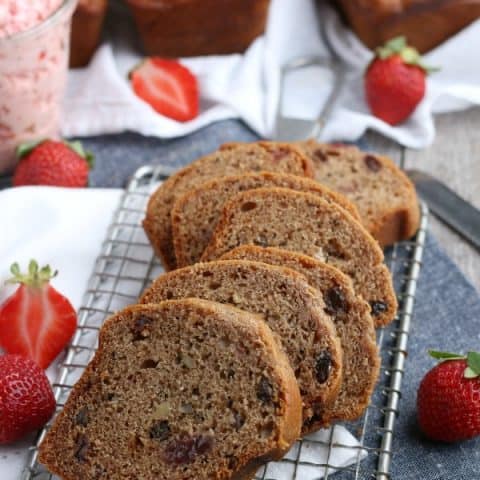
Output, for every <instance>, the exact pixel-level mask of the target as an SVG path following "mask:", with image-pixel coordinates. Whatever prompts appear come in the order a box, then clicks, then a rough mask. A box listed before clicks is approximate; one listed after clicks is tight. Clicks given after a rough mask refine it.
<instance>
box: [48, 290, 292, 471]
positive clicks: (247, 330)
mask: <svg viewBox="0 0 480 480" xmlns="http://www.w3.org/2000/svg"><path fill="white" fill-rule="evenodd" d="M300 424H301V399H300V394H299V390H298V385H297V383H296V381H295V377H294V374H293V372H292V370H291V368H290V366H289V364H288V361H287V359H286V357H285V355H284V354H283V352H282V351H281V349H280V348H279V347H278V345H277V343H276V341H275V340H274V337H273V334H272V332H271V331H270V329H269V328H268V327H267V326H266V325H265V323H264V322H263V321H262V320H261V319H260V318H257V317H256V316H254V315H251V314H248V313H246V312H242V311H241V310H238V309H236V308H233V307H230V306H226V305H220V304H216V303H213V302H206V301H203V300H198V299H188V300H180V301H168V302H162V303H161V304H157V305H137V306H133V307H129V308H127V309H125V310H123V311H121V312H119V313H117V314H116V315H115V316H113V317H112V318H110V319H109V320H107V322H106V323H105V325H104V327H103V328H102V330H101V332H100V343H99V349H98V351H97V353H96V354H95V357H94V359H93V361H92V362H91V363H90V365H89V366H88V367H87V369H86V371H85V372H84V374H83V375H82V377H81V379H80V381H79V382H78V383H77V384H76V385H75V387H74V388H73V391H72V392H71V394H70V396H69V398H68V401H67V403H66V405H65V407H64V409H63V411H62V412H61V413H60V414H59V416H58V417H57V418H56V420H55V422H54V424H53V426H52V428H51V429H50V431H49V432H48V434H47V436H46V438H45V440H44V441H43V442H42V444H41V446H40V456H39V459H40V462H42V463H43V464H45V465H46V466H47V467H48V469H49V470H50V471H51V472H52V473H55V474H57V475H60V476H61V477H62V478H63V479H64V480H80V479H81V480H99V479H105V480H115V479H120V478H131V479H152V478H155V479H158V480H183V479H186V478H195V479H199V480H210V479H219V480H220V479H225V480H227V479H231V478H238V479H249V478H251V477H252V475H253V474H254V472H255V470H256V469H257V468H258V466H259V464H261V463H263V462H265V461H268V460H270V459H279V458H281V457H282V456H283V455H284V454H285V453H286V452H287V451H288V449H289V448H290V446H291V444H292V442H293V441H294V440H296V438H297V437H298V435H299V433H300Z"/></svg>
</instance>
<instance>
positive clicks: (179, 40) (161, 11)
mask: <svg viewBox="0 0 480 480" xmlns="http://www.w3.org/2000/svg"><path fill="white" fill-rule="evenodd" d="M127 3H128V5H129V7H130V10H131V11H132V13H133V16H134V18H135V23H136V25H137V29H138V32H139V35H140V38H141V40H142V43H143V46H144V49H145V51H146V53H147V54H148V55H161V56H163V57H192V56H198V55H219V54H225V53H235V52H243V51H244V50H245V49H246V48H247V47H248V46H249V45H250V43H251V42H252V41H253V40H254V39H255V38H256V37H258V36H259V35H261V34H262V33H263V31H264V29H265V23H266V19H267V13H268V7H269V4H270V0H221V1H219V0H168V1H158V0H157V1H155V0H153V1H152V0H127Z"/></svg>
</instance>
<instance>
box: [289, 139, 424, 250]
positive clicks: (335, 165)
mask: <svg viewBox="0 0 480 480" xmlns="http://www.w3.org/2000/svg"><path fill="white" fill-rule="evenodd" d="M298 145H299V146H300V148H301V149H302V150H303V151H304V153H305V154H307V155H308V156H309V157H310V159H311V160H312V163H313V165H314V169H315V179H316V180H317V181H318V182H320V183H322V184H324V185H326V186H327V187H329V188H331V189H332V190H334V191H338V192H340V193H342V194H343V195H345V196H346V197H347V198H348V199H349V200H350V201H351V202H352V203H353V204H354V205H356V207H357V209H358V212H359V214H360V217H361V219H362V223H363V225H364V226H365V228H366V229H367V230H368V231H369V232H370V233H371V235H372V236H373V237H374V238H375V239H376V240H377V241H378V243H379V244H380V245H381V246H382V247H385V246H388V245H392V244H394V243H395V242H398V241H402V240H407V239H409V238H411V237H412V236H413V235H414V234H415V233H416V231H417V230H418V227H419V224H420V209H419V206H418V199H417V194H416V192H415V187H414V185H413V183H412V182H411V181H410V179H409V178H408V177H407V176H406V175H405V173H404V172H403V171H402V170H401V169H400V168H399V167H398V166H397V165H396V164H395V163H394V162H393V161H392V160H391V159H390V158H388V157H386V156H383V155H378V154H373V153H367V152H362V151H361V150H359V149H358V148H356V147H354V146H351V145H348V146H338V145H335V146H333V145H328V144H324V143H318V142H316V141H315V140H307V141H305V142H299V143H298ZM368 164H370V165H371V166H372V168H368ZM357 179H358V180H357ZM387 183H388V185H387ZM382 189H383V190H384V192H383V194H382V195H381V196H380V191H381V190H382ZM375 195H377V197H378V198H377V199H375Z"/></svg>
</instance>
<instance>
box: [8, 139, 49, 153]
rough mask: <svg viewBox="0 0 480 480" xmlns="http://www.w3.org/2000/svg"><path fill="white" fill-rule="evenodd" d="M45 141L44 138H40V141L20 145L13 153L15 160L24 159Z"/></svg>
mask: <svg viewBox="0 0 480 480" xmlns="http://www.w3.org/2000/svg"><path fill="white" fill-rule="evenodd" d="M45 140H46V139H45V138H42V139H41V140H34V141H33V142H25V143H22V144H20V145H19V146H18V147H17V150H16V152H15V153H16V155H17V158H23V157H26V156H27V155H28V154H29V153H30V152H31V151H32V150H33V149H34V148H35V147H38V145H40V144H41V143H43V142H44V141H45Z"/></svg>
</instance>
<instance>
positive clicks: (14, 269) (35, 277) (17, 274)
mask: <svg viewBox="0 0 480 480" xmlns="http://www.w3.org/2000/svg"><path fill="white" fill-rule="evenodd" d="M10 272H11V274H12V275H13V276H12V278H10V279H8V280H7V281H6V283H20V284H22V285H28V286H31V287H41V286H42V285H44V284H46V283H48V282H49V281H50V280H51V279H52V278H53V277H55V276H56V275H57V273H58V271H57V270H55V271H52V269H51V268H50V265H45V266H43V267H42V268H40V269H39V268H38V263H37V262H36V261H35V260H30V263H29V264H28V273H26V274H23V273H22V272H21V271H20V266H19V265H18V263H17V262H15V263H13V264H12V266H11V267H10Z"/></svg>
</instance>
